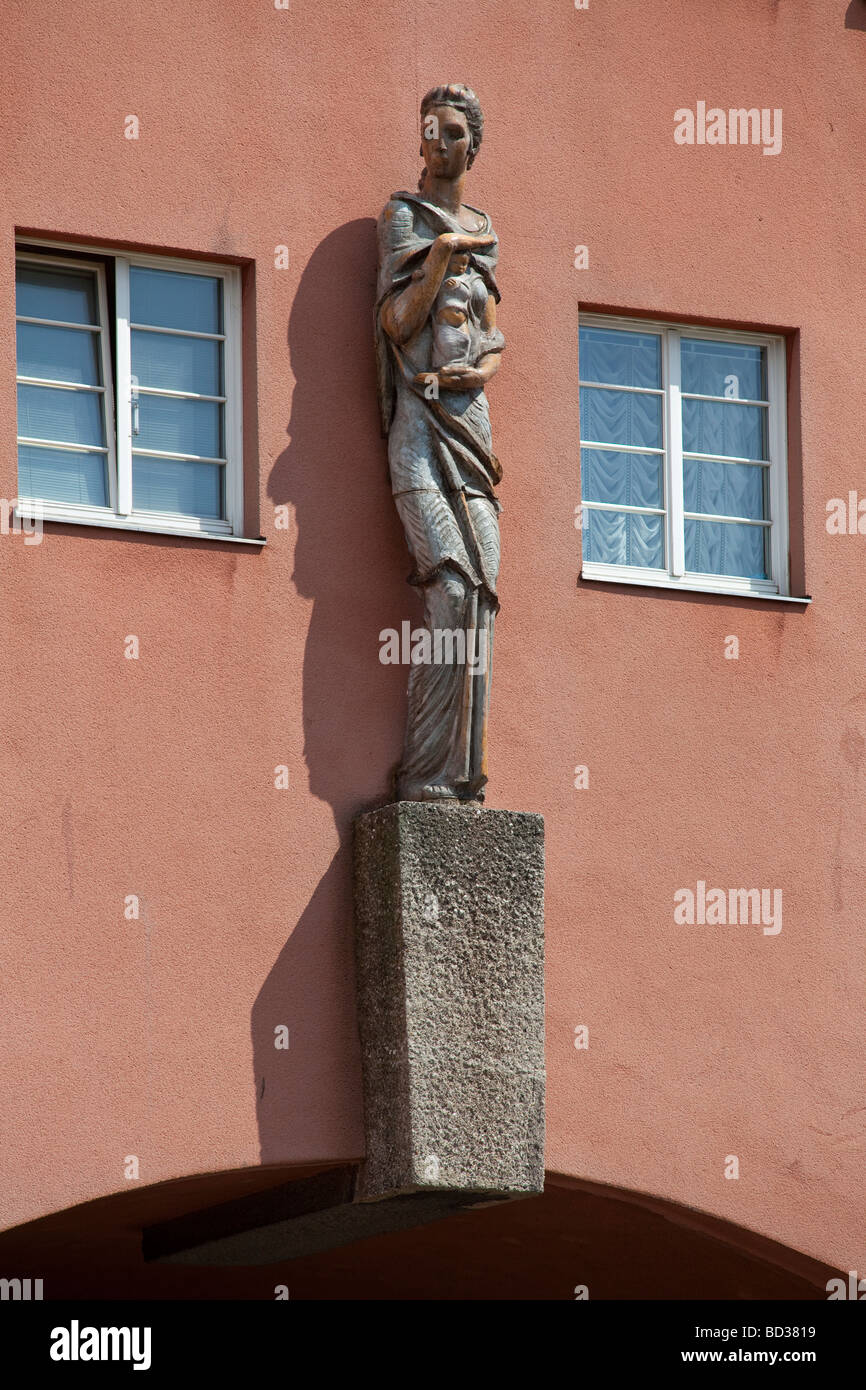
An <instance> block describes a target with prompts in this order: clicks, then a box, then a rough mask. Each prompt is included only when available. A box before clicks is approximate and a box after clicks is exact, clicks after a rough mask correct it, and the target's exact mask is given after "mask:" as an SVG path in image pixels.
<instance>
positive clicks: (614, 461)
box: [580, 449, 725, 507]
mask: <svg viewBox="0 0 866 1390" xmlns="http://www.w3.org/2000/svg"><path fill="white" fill-rule="evenodd" d="M724 466H725V465H724V464H723V465H722V467H724ZM580 478H581V492H582V495H583V499H584V501H586V502H619V503H621V504H624V505H625V506H627V507H661V506H663V502H662V468H661V456H660V455H659V454H620V453H616V452H615V451H614V450H613V449H581V451H580Z"/></svg>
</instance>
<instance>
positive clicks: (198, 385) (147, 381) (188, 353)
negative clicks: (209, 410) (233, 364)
mask: <svg viewBox="0 0 866 1390" xmlns="http://www.w3.org/2000/svg"><path fill="white" fill-rule="evenodd" d="M222 350H223V345H222V343H217V342H214V341H213V340H211V339H208V338H177V337H175V336H174V335H173V334H169V333H140V332H136V331H135V329H133V332H132V370H133V373H134V375H135V376H137V377H138V381H139V385H140V386H153V387H160V386H161V387H164V388H165V389H166V390H169V391H194V392H195V394H196V395H198V396H221V395H222V394H223V389H222V369H221V368H222Z"/></svg>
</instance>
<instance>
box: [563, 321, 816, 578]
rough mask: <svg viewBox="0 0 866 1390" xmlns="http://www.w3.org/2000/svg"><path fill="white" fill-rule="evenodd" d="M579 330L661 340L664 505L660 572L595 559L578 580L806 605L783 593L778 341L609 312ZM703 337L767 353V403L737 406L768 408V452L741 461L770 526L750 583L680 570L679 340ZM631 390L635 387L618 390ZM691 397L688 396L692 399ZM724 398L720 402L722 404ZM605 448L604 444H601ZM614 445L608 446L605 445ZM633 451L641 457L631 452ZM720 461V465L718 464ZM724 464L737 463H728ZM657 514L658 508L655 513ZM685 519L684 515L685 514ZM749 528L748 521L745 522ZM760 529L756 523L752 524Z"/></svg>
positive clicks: (784, 455)
mask: <svg viewBox="0 0 866 1390" xmlns="http://www.w3.org/2000/svg"><path fill="white" fill-rule="evenodd" d="M579 320H580V326H581V327H583V328H619V329H625V330H627V331H630V332H639V333H651V334H654V335H656V336H657V337H658V338H659V339H660V350H661V353H660V355H661V373H662V375H661V382H662V384H661V394H662V397H663V407H664V408H663V412H662V419H663V425H662V448H663V454H662V458H663V470H662V472H663V484H664V487H663V504H664V513H665V559H666V565H667V568H666V569H665V570H658V569H647V568H644V567H642V566H637V565H608V564H601V563H599V562H598V561H590V560H584V561H583V565H582V568H581V578H583V579H592V580H599V579H600V580H607V581H608V582H612V583H618V584H639V585H646V586H650V587H653V588H663V589H683V590H686V591H689V592H698V593H714V594H745V595H748V596H750V597H752V598H769V599H783V600H787V601H789V602H808V600H806V599H799V598H792V596H791V593H790V564H789V541H788V444H787V404H786V376H787V371H786V349H785V339H784V338H783V337H782V336H781V335H780V334H773V333H749V332H737V331H734V330H730V329H724V328H712V327H709V326H707V325H705V324H702V325H697V324H690V323H668V322H666V321H663V320H659V319H642V318H627V317H623V316H621V315H616V314H593V313H586V314H583V313H582V314H580V316H579ZM684 337H686V338H703V339H706V340H708V341H710V342H730V343H738V344H745V345H753V346H759V347H763V348H765V349H766V354H767V356H766V361H767V392H768V400H767V401H761V402H758V401H751V400H746V399H743V400H742V401H741V404H744V405H758V404H760V405H766V406H767V435H768V439H767V444H768V448H767V453H768V456H769V458H768V461H766V462H763V463H757V462H755V461H753V460H743V462H748V463H749V464H750V465H751V466H753V467H764V468H766V471H767V492H766V497H767V513H768V514H767V516H766V518H765V521H766V522H769V523H770V525H769V527H768V528H765V529H769V532H770V543H769V546H768V547H767V552H768V568H769V570H770V575H769V577H768V578H767V579H750V578H746V577H742V578H740V577H738V576H734V575H721V574H700V573H692V572H689V571H687V570H686V568H685V525H684V523H685V518H686V513H685V510H684V502H683V479H684V467H683V447H682V392H681V387H680V342H681V339H682V338H684ZM579 384H580V386H597V385H599V384H602V385H605V386H608V387H610V386H611V383H610V382H605V383H597V382H591V381H587V380H585V379H584V377H583V376H582V375H581V376H580V378H579ZM622 389H624V390H627V389H637V388H622ZM693 394H694V393H691V392H690V393H689V397H690V398H691V397H692V396H693ZM696 398H697V399H704V400H716V399H720V398H717V397H714V396H697V397H696ZM724 399H727V398H724ZM580 442H581V448H593V447H595V444H596V442H595V441H592V440H585V439H584V438H583V437H582V435H581V441H580ZM605 447H607V446H605ZM609 447H611V448H613V447H615V446H613V445H611V446H609ZM632 452H642V451H641V450H637V449H635V450H632ZM689 457H697V458H703V457H707V458H710V457H713V458H715V457H716V456H715V455H712V456H710V455H689ZM722 461H725V460H722ZM727 461H728V462H732V463H736V462H740V460H737V459H729V460H727ZM581 509H582V512H581V515H582V517H583V518H585V515H586V512H587V511H620V512H621V511H629V510H634V511H639V512H641V513H642V514H643V513H645V512H646V511H647V509H646V508H631V509H630V508H628V507H622V506H618V505H617V504H615V503H606V502H585V501H583V499H582V498H581ZM659 510H661V509H659ZM688 515H689V516H690V517H691V515H692V514H691V513H689V514H688ZM700 519H705V520H710V521H725V520H736V521H741V520H742V518H739V517H737V518H734V517H730V518H726V517H713V516H706V515H705V514H702V515H701V518H700ZM749 524H751V523H749ZM754 524H760V523H757V522H756V523H754Z"/></svg>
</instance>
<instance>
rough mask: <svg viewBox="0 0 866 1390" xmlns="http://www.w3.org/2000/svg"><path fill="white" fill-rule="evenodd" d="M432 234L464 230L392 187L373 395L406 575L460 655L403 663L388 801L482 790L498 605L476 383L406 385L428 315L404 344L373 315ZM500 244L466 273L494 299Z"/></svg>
mask: <svg viewBox="0 0 866 1390" xmlns="http://www.w3.org/2000/svg"><path fill="white" fill-rule="evenodd" d="M471 211H473V212H476V211H478V210H477V209H474V208H473V209H471ZM478 216H479V219H483V222H484V226H483V227H481V228H480V229H479V231H478V233H477V234H478V235H491V236H494V235H495V233H494V232H493V229H492V227H491V225H490V219H489V218H488V217H487V216H486V214H485V213H482V212H480V211H478ZM442 232H462V233H464V234H465V232H466V229H465V228H464V227H461V225H460V224H459V223H458V222H457V221H456V220H455V218H453V217H452V216H451V215H450V214H449V213H447V212H445V211H443V209H441V208H438V207H436V206H435V205H434V204H432V203H429V202H427V201H426V199H424V198H422V197H420V196H419V195H416V194H413V193H406V192H400V193H395V194H394V195H393V196H392V198H391V199H390V201H389V202H388V203H387V204H386V205H385V208H384V209H383V211H382V215H381V216H380V218H379V224H378V237H379V281H378V294H377V303H376V315H375V321H376V352H377V367H378V383H379V400H380V406H381V412H382V427H383V432H384V433H385V434H386V435H387V437H388V460H389V471H390V478H391V487H392V491H393V494H394V502H395V505H396V507H397V510H398V512H399V515H400V518H401V520H402V522H403V527H404V531H405V533H406V541H407V545H408V547H409V551H410V554H411V556H412V560H413V565H414V568H413V572H412V574H411V575H410V577H409V582H410V583H411V584H413V585H415V586H416V587H418V589H419V590H420V591H421V593H422V595H423V597H424V604H425V622H426V625H427V627H428V629H429V630H430V631H431V633H435V632H436V631H437V630H440V631H441V630H443V629H446V630H450V631H454V630H455V629H457V628H460V629H462V630H463V631H464V632H466V634H467V639H466V642H467V653H468V658H469V660H467V662H466V663H464V664H456V663H452V664H448V663H442V664H438V665H437V664H429V665H413V667H412V669H411V671H410V676H409V710H408V718H407V725H406V739H405V745H404V751H403V761H402V764H401V767H400V768H399V770H398V773H397V794H398V797H399V798H400V799H409V800H412V799H435V798H436V797H440V796H441V797H449V796H451V797H458V798H460V799H481V797H482V795H483V787H484V784H485V782H486V780H487V770H486V734H487V712H488V705H489V694H490V662H491V657H492V646H493V620H494V616H495V614H496V611H497V609H498V607H499V601H498V598H497V593H496V585H497V579H498V572H499V523H498V513H499V510H500V504H499V502H498V500H497V498H496V495H495V491H494V489H495V486H496V484H497V483H498V482H499V479H500V477H501V468H500V465H499V461H498V460H497V458H496V455H495V454H494V453H493V450H492V447H491V435H490V421H489V415H488V408H487V398H486V396H485V394H484V391H483V388H477V389H475V390H471V391H447V390H444V389H441V390H440V392H439V394H438V398H437V397H436V396H433V395H432V393H431V392H430V391H429V390H428V391H427V392H426V393H425V386H424V385H423V384H422V385H420V386H419V385H416V384H415V382H414V377H415V376H416V375H417V374H418V373H427V372H430V371H431V370H432V366H431V362H432V354H433V336H434V335H433V324H432V312H433V311H431V315H428V317H427V319H426V321H425V323H424V324H423V325H422V326H421V328H420V329H419V330H418V332H417V333H416V334H415V336H414V337H413V338H411V339H409V341H408V342H406V343H404V344H403V345H402V346H398V345H397V344H395V343H394V342H393V341H392V340H391V339H390V338H389V337H388V335H387V334H386V333H385V330H384V329H383V327H382V322H381V314H382V309H383V307H384V305H385V304H386V302H387V301H388V300H389V299H390V298H391V297H392V296H394V295H397V294H399V293H400V292H401V290H403V289H405V287H406V286H407V285H408V284H410V282H411V280H412V278H413V275H415V274H416V273H417V272H418V271H419V270H420V269H421V268H422V267H423V264H424V260H425V258H426V256H427V254H428V252H429V250H430V247H431V245H432V243H433V241H434V240H435V238H436V237H437V236H439V234H440V233H442ZM498 250H499V247H498V242H494V243H493V245H492V246H490V247H485V248H481V249H480V250H476V251H473V252H472V254H471V257H470V266H471V269H472V271H473V272H475V273H476V274H477V275H479V276H480V277H481V278H482V280H483V281H484V284H485V285H486V287H487V290H488V293H489V294H491V295H492V296H493V298H494V301H495V302H498V301H499V290H498V288H497V285H496V279H495V269H496V262H497V258H498ZM446 274H447V271H446ZM434 310H435V304H434ZM504 341H505V340H504V338H503V336H502V334H501V333H500V332H499V330H498V329H494V330H493V331H492V332H486V331H479V332H476V333H475V335H474V338H473V342H475V343H476V344H477V347H476V349H475V354H474V359H470V362H469V365H470V366H473V365H475V364H476V363H477V362H478V361H479V360H480V359H481V358H482V357H483V356H484V355H485V354H486V353H488V352H499V351H501V350H502V347H503V346H504ZM428 395H429V396H432V398H431V399H428V398H427V396H428ZM473 655H474V656H475V657H476V661H475V663H474V664H472V662H471V658H472V656H473Z"/></svg>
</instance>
